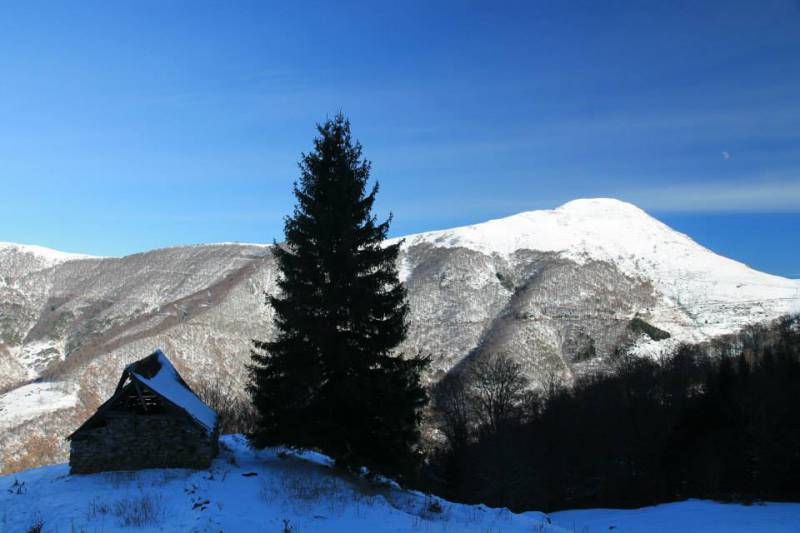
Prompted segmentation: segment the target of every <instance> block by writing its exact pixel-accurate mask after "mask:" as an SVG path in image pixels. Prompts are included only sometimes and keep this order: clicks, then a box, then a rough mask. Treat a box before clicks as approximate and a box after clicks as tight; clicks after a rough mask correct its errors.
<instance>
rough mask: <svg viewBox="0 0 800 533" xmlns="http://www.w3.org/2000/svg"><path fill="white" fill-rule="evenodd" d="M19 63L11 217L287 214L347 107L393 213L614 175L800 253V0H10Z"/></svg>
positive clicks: (114, 249)
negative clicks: (303, 175)
mask: <svg viewBox="0 0 800 533" xmlns="http://www.w3.org/2000/svg"><path fill="white" fill-rule="evenodd" d="M290 4H291V5H290ZM0 71H1V72H2V73H3V75H2V76H0V185H1V188H0V240H6V241H14V242H24V243H35V244H41V245H44V246H50V247H54V248H58V249H63V250H67V251H79V252H86V253H95V254H104V255H120V254H126V253H132V252H136V251H142V250H146V249H150V248H155V247H161V246H168V245H174V244H185V243H196V242H216V241H247V242H253V241H255V242H270V241H272V239H273V238H278V239H280V238H281V235H282V217H283V216H284V215H285V214H286V213H288V212H289V211H290V209H291V206H292V197H291V193H290V188H291V184H292V182H293V181H294V180H295V179H296V178H297V169H296V162H297V160H298V158H299V155H300V152H302V151H304V150H308V149H309V147H310V145H311V139H312V137H313V135H314V124H315V123H316V122H319V121H321V120H323V119H324V118H325V117H326V116H330V115H332V114H334V113H335V112H336V111H338V110H340V109H341V110H343V111H344V112H345V113H346V114H348V115H349V116H350V118H351V120H352V123H353V130H354V134H355V135H356V137H358V138H359V139H360V140H361V141H362V143H363V144H364V147H365V154H366V155H367V157H368V158H369V159H371V160H372V161H373V175H374V177H375V178H377V179H378V180H379V181H380V183H381V194H380V198H379V205H378V208H379V210H380V211H381V213H387V212H388V211H393V212H394V216H395V222H394V225H393V228H392V233H393V234H394V235H400V234H405V233H409V232H414V231H423V230H428V229H440V228H445V227H449V226H455V225H460V224H466V223H474V222H480V221H483V220H486V219H489V218H494V217H499V216H504V215H509V214H513V213H516V212H519V211H524V210H530V209H538V208H549V207H555V206H557V205H560V204H561V203H564V202H566V201H568V200H570V199H573V198H577V197H588V196H613V197H617V198H621V199H624V200H628V201H632V202H634V203H636V204H637V205H639V206H640V207H642V208H644V209H646V210H648V211H649V212H651V213H653V214H654V215H656V216H657V217H658V218H660V219H661V220H664V221H665V222H667V223H669V224H671V225H673V226H674V227H676V228H678V229H680V230H681V231H685V232H687V233H689V234H690V235H691V236H693V237H695V238H696V239H697V240H698V241H700V242H701V243H703V244H705V245H707V246H709V247H711V248H712V249H714V250H715V251H718V252H720V253H723V254H725V255H729V256H731V257H734V258H736V259H739V260H742V261H745V262H747V263H748V264H751V265H753V266H755V267H757V268H760V269H763V270H767V271H770V272H775V273H778V274H783V275H793V276H798V277H800V254H798V252H797V249H798V243H800V238H798V229H800V2H798V1H796V0H775V1H771V0H764V1H759V2H752V1H743V2H731V1H726V2H710V1H708V2H688V1H687V2H655V1H654V2H549V1H540V2H464V1H459V2H430V1H426V2H393V3H389V2H324V3H323V2H319V3H316V2H315V3H303V4H302V5H301V3H300V2H296V3H294V2H274V3H272V2H266V1H258V2H233V1H230V2H191V3H190V2H179V1H174V0H171V1H166V2H164V1H136V2H134V1H130V2H70V3H66V2H64V3H60V2H34V1H29V2H3V3H0ZM724 153H725V154H728V156H726V155H725V154H724Z"/></svg>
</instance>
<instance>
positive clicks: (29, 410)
mask: <svg viewBox="0 0 800 533" xmlns="http://www.w3.org/2000/svg"><path fill="white" fill-rule="evenodd" d="M77 403H78V386H77V385H75V384H71V383H64V382H58V383H55V382H42V383H30V384H28V385H24V386H22V387H19V388H16V389H14V390H12V391H10V392H8V393H7V394H3V395H0V431H6V430H8V429H9V428H12V427H14V426H17V425H19V424H21V423H23V422H25V421H27V420H31V419H34V418H36V417H37V416H40V415H43V414H48V413H53V412H56V411H60V410H63V409H70V408H72V407H75V405H76V404H77Z"/></svg>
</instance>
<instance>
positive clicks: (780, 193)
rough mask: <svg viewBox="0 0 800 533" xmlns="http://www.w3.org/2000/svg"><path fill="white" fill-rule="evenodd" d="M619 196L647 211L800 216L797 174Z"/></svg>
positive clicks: (628, 193) (654, 189)
mask: <svg viewBox="0 0 800 533" xmlns="http://www.w3.org/2000/svg"><path fill="white" fill-rule="evenodd" d="M619 196H620V197H621V198H623V199H625V200H628V201H630V202H633V203H635V204H637V205H638V206H639V207H642V208H644V209H646V210H651V211H672V212H697V213H706V212H708V213H713V212H753V213H756V212H764V213H775V212H800V172H798V174H797V178H796V179H794V180H786V179H782V180H774V179H755V180H752V181H747V182H738V183H697V184H688V185H675V186H667V187H653V188H649V189H641V190H635V191H628V192H620V194H619Z"/></svg>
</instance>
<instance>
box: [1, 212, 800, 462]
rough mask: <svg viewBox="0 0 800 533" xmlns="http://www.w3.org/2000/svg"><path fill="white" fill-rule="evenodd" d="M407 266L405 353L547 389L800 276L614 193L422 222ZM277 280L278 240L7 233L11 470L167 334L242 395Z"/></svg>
mask: <svg viewBox="0 0 800 533" xmlns="http://www.w3.org/2000/svg"><path fill="white" fill-rule="evenodd" d="M389 242H396V240H393V241H389ZM398 271H399V273H400V276H401V278H402V279H403V281H404V282H405V283H406V285H407V288H408V298H409V306H410V314H409V336H408V339H407V340H406V342H405V343H404V344H403V345H402V346H401V347H400V350H401V351H403V352H405V353H416V352H422V353H425V354H429V355H430V356H431V357H432V361H433V364H432V368H431V370H430V373H429V375H428V376H427V379H428V380H430V381H435V380H437V379H439V378H441V377H442V376H444V375H446V374H447V373H448V372H453V371H454V370H458V369H462V368H465V367H467V366H469V365H470V364H472V363H473V362H474V361H477V360H480V359H481V358H483V357H486V356H488V355H491V354H493V353H506V354H509V355H511V356H512V357H514V358H516V359H517V360H518V361H519V362H520V363H521V364H522V365H523V367H524V368H525V370H526V372H527V373H528V375H529V376H530V378H531V380H532V382H533V384H534V386H536V385H540V384H544V383H546V382H548V381H549V380H551V379H560V380H566V381H569V380H571V379H573V378H574V377H575V376H576V375H579V374H581V373H584V372H594V371H597V370H598V369H602V368H605V367H606V366H607V364H608V361H609V360H610V359H611V358H613V357H614V355H615V354H617V353H619V352H620V351H634V352H637V353H639V354H643V355H657V354H658V353H661V352H667V351H669V350H672V349H674V347H675V346H676V345H677V344H678V343H679V342H682V341H690V342H697V341H703V340H707V339H710V338H713V337H715V336H718V335H721V334H726V333H733V332H735V331H737V330H739V329H740V328H742V327H744V326H746V325H748V324H751V323H757V322H766V321H769V320H772V319H774V318H776V317H778V316H781V315H783V314H786V313H791V312H798V311H800V281H798V280H789V279H785V278H781V277H778V276H772V275H769V274H765V273H762V272H758V271H755V270H753V269H751V268H749V267H747V266H746V265H743V264H741V263H738V262H736V261H733V260H730V259H727V258H725V257H721V256H719V255H717V254H715V253H713V252H712V251H710V250H708V249H706V248H704V247H702V246H700V245H698V244H697V243H695V242H694V241H692V240H691V239H690V238H689V237H687V236H686V235H683V234H681V233H678V232H676V231H674V230H672V229H670V228H669V227H667V226H666V225H664V224H662V223H661V222H659V221H657V220H656V219H654V218H652V217H650V216H649V215H647V214H646V213H645V212H644V211H642V210H640V209H638V208H637V207H635V206H633V205H630V204H627V203H624V202H620V201H617V200H611V199H588V200H575V201H572V202H569V203H567V204H565V205H563V206H561V207H559V208H557V209H553V210H542V211H530V212H526V213H520V214H518V215H514V216H511V217H507V218H503V219H498V220H492V221H489V222H485V223H482V224H476V225H473V226H466V227H462V228H455V229H451V230H444V231H434V232H428V233H421V234H416V235H410V236H408V237H405V240H404V243H403V246H402V248H401V253H400V257H399V258H398ZM277 276H278V272H277V269H276V265H275V262H274V260H273V257H272V253H271V246H264V245H253V244H238V243H220V244H210V245H197V246H184V247H175V248H166V249H161V250H153V251H150V252H145V253H140V254H134V255H130V256H126V257H120V258H92V257H88V256H80V255H75V254H62V253H60V252H55V251H49V250H46V249H42V248H38V247H31V246H22V245H10V244H3V245H0V406H2V408H0V428H3V429H4V431H3V432H0V450H2V451H3V453H2V454H0V471H2V470H8V469H10V468H14V465H15V464H17V463H18V462H19V461H20V460H21V459H23V457H22V455H24V450H25V449H26V443H28V442H29V441H30V440H31V439H34V438H36V439H39V441H40V440H41V439H42V438H46V439H51V440H52V446H51V447H50V451H48V452H47V457H44V458H41V459H37V458H28V459H29V460H28V463H29V462H30V461H34V462H36V461H38V462H42V461H45V460H54V459H58V460H63V459H64V458H65V456H66V447H65V443H64V442H63V440H62V439H60V437H62V436H63V435H66V434H68V433H70V432H71V431H72V430H73V429H74V428H75V427H77V425H79V424H80V422H81V421H82V420H83V419H85V418H86V417H87V416H88V415H89V414H90V413H91V412H92V411H93V410H94V409H95V408H96V407H97V406H98V405H99V403H100V402H102V401H103V400H104V399H105V398H106V397H107V396H108V395H109V394H110V393H111V392H112V391H113V388H114V386H115V384H116V380H117V379H118V377H119V374H120V372H121V371H122V369H123V368H124V366H125V365H126V364H128V363H130V362H132V361H134V360H136V359H139V358H141V357H142V356H143V355H146V354H148V353H151V352H152V351H153V350H154V349H155V348H158V347H160V348H162V349H163V350H164V351H165V353H167V354H168V356H169V357H170V359H171V360H172V361H173V362H174V363H175V365H176V367H177V369H178V371H179V372H180V373H181V375H182V376H184V377H185V378H186V379H187V381H189V382H190V383H191V384H199V383H201V382H205V381H207V382H210V383H212V384H214V385H215V386H218V387H224V388H225V389H226V390H229V391H232V393H233V394H244V392H243V390H244V383H245V381H246V371H245V363H246V362H247V361H248V358H249V341H250V339H253V338H260V339H265V338H269V337H270V336H271V335H272V334H273V325H272V311H271V309H270V308H269V307H268V306H266V305H265V293H273V292H274V291H275V290H276V280H277ZM666 334H669V338H666V339H665V338H663V337H665V336H666ZM34 380H39V381H40V382H41V383H32V382H33V381H34ZM26 387H27V388H26ZM31 391H41V393H42V394H43V395H50V397H52V398H53V399H54V405H55V406H58V409H59V410H58V415H57V416H55V415H54V414H52V413H49V414H47V413H44V412H42V411H41V410H39V408H38V407H37V405H36V404H35V402H33V403H32V402H30V401H26V402H21V401H19V400H16V398H28V399H30V397H29V393H30V392H31Z"/></svg>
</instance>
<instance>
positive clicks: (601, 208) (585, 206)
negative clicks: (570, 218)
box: [555, 198, 649, 216]
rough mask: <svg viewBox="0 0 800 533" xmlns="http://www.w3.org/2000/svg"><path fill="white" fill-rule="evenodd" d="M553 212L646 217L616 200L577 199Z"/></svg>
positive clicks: (626, 203) (628, 204)
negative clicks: (623, 214)
mask: <svg viewBox="0 0 800 533" xmlns="http://www.w3.org/2000/svg"><path fill="white" fill-rule="evenodd" d="M555 210H556V211H567V212H570V213H585V214H591V215H596V214H609V213H620V214H622V213H625V214H633V213H635V214H639V215H647V213H645V211H644V210H642V209H640V208H639V207H637V206H635V205H633V204H632V203H629V202H624V201H622V200H618V199H616V198H577V199H575V200H571V201H569V202H567V203H565V204H563V205H561V206H560V207H557V208H556V209H555ZM647 216H649V215H647Z"/></svg>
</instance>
